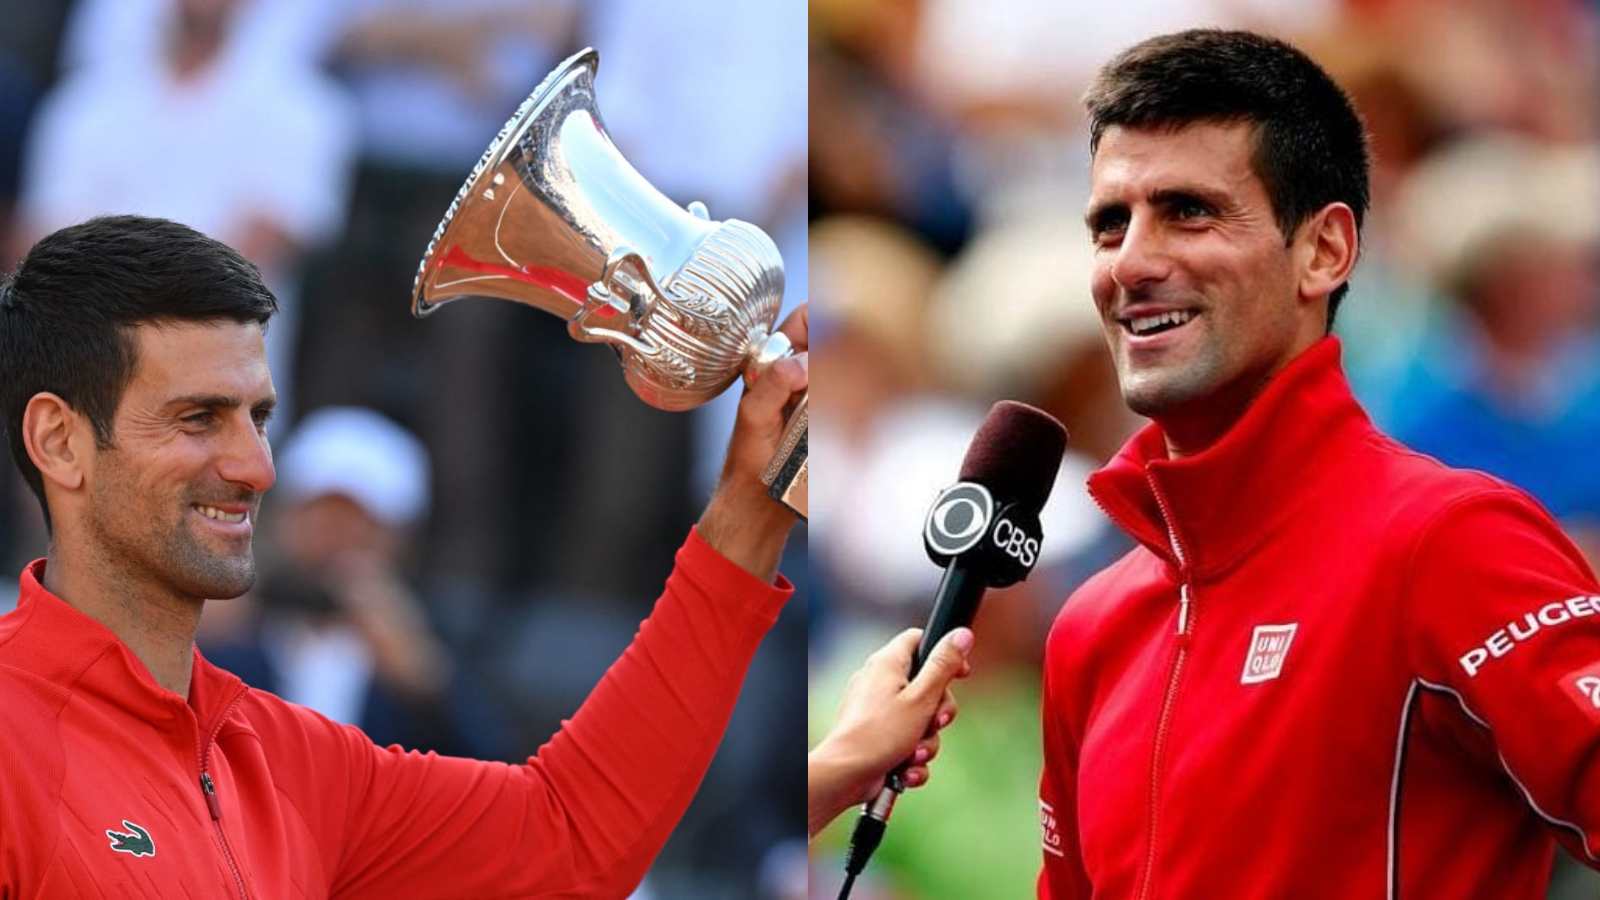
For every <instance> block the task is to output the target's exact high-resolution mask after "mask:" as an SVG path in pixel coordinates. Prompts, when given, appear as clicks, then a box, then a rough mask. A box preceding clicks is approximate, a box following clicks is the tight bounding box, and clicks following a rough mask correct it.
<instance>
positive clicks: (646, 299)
mask: <svg viewBox="0 0 1600 900" xmlns="http://www.w3.org/2000/svg"><path fill="white" fill-rule="evenodd" d="M623 266H631V267H632V268H633V269H634V272H632V273H626V272H624V271H623ZM630 279H637V280H630ZM639 282H643V289H641V288H640V284H639ZM618 288H620V289H621V290H618ZM663 293H664V292H663V291H662V290H661V286H660V285H658V284H656V279H655V276H654V275H652V274H650V266H649V265H648V264H647V263H646V262H645V259H644V257H643V256H640V255H639V254H638V253H636V252H635V251H633V250H631V249H629V248H627V247H618V248H617V249H615V250H613V251H611V255H610V256H608V257H606V264H605V266H604V268H602V269H601V270H600V278H599V280H597V281H595V282H594V283H593V284H591V285H589V291H588V296H587V297H586V298H585V300H584V303H583V307H582V308H581V309H579V310H578V312H577V314H576V315H574V316H573V317H572V318H571V319H570V320H568V322H567V333H568V334H570V335H572V337H573V339H574V340H579V341H583V342H584V343H588V344H596V343H600V344H621V345H623V346H625V347H627V348H628V349H630V350H632V351H633V352H634V353H637V354H639V355H640V356H642V357H644V358H645V359H655V358H656V357H657V356H659V355H660V352H661V349H660V347H659V346H657V345H656V344H655V343H654V342H647V341H642V340H640V339H638V338H637V337H635V336H634V335H632V334H628V333H627V332H623V331H618V330H616V329H614V328H596V327H594V326H592V325H590V324H589V317H590V316H592V315H594V314H595V313H597V312H599V311H600V310H602V309H610V310H614V311H616V312H626V313H627V314H628V320H629V322H630V323H631V324H632V326H633V329H634V330H635V331H641V330H643V329H644V327H645V325H646V324H647V323H649V321H650V317H651V316H652V315H654V314H655V311H656V305H657V304H658V303H660V301H661V299H662V295H663ZM619 294H626V295H627V296H628V298H629V299H628V301H627V303H626V306H622V305H621V304H622V300H621V297H619Z"/></svg>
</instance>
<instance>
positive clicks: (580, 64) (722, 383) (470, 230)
mask: <svg viewBox="0 0 1600 900" xmlns="http://www.w3.org/2000/svg"><path fill="white" fill-rule="evenodd" d="M598 65H599V54H597V53H596V52H595V51H594V50H592V49H588V50H583V51H581V52H579V53H577V54H575V55H573V56H572V57H570V58H569V59H567V60H566V61H565V62H563V63H562V64H561V65H560V66H558V67H557V68H556V69H555V71H553V72H551V73H550V74H549V75H548V76H546V78H545V80H544V81H543V82H542V83H541V84H540V85H539V86H538V87H537V88H535V89H534V91H533V93H532V94H531V95H530V96H529V97H528V99H527V100H525V101H523V103H522V105H521V106H520V107H519V108H518V109H517V111H516V113H515V114H514V115H513V116H512V117H511V120H510V121H508V122H507V123H506V125H505V127H504V128H502V129H501V130H500V134H499V135H498V136H496V137H495V139H494V141H493V143H491V144H490V145H489V149H488V150H487V151H485V153H484V155H483V158H482V159H480V160H479V161H478V164H477V166H475V167H474V168H473V170H472V173H471V174H470V175H469V176H468V177H467V180H466V183H465V184H463V185H462V187H461V190H460V192H459V193H458V194H457V195H456V199H455V200H454V202H452V203H451V204H450V208H449V209H448V210H447V211H446V213H445V216H444V219H443V221H441V222H440V223H439V228H438V230H437V231H435V233H434V236H433V240H432V241H430V242H429V244H428V248H427V251H426V252H425V253H424V255H423V258H422V262H421V265H420V266H419V268H418V270H417V279H416V285H415V288H414V291H413V295H412V312H413V313H414V314H416V315H417V316H419V317H420V316H425V315H427V314H429V313H430V312H432V311H433V310H434V309H437V308H438V307H439V305H441V304H443V303H446V302H448V301H450V300H454V299H456V298H458V297H492V298H498V299H502V300H510V301H512V302H515V303H523V304H526V305H528V306H532V307H535V308H537V309H541V310H544V311H545V312H548V313H551V314H553V315H557V316H560V317H562V318H563V319H566V320H567V322H568V326H567V328H568V332H569V333H570V334H571V335H572V337H573V338H574V339H575V340H579V341H584V342H588V343H605V344H609V345H610V346H611V348H612V349H613V350H614V351H616V353H617V355H618V358H619V359H620V361H621V363H622V369H623V377H624V378H625V379H626V380H627V383H628V385H629V386H630V387H632V388H633V391H634V393H636V394H637V395H638V396H639V398H640V399H642V400H644V401H645V402H646V403H649V404H650V405H651V406H654V407H657V408H659V409H664V410H686V409H692V408H693V407H696V406H699V405H700V404H702V403H705V402H706V401H708V400H710V399H711V398H713V397H715V396H717V395H718V394H720V393H722V391H723V390H725V389H726V388H727V387H728V386H729V385H730V384H732V383H733V381H734V380H735V379H736V378H738V377H739V376H740V375H741V374H743V375H744V376H745V377H746V379H747V380H753V379H756V378H759V377H760V376H761V374H762V373H764V372H765V371H767V370H768V369H769V368H770V367H771V366H773V365H774V363H776V362H777V361H778V360H780V359H782V358H783V357H785V356H787V355H789V354H790V353H791V352H792V351H793V350H794V349H795V347H794V346H793V343H792V342H791V341H790V340H789V338H788V337H787V336H786V335H785V334H784V332H783V331H777V330H774V327H773V326H774V322H775V320H776V318H777V314H778V309H779V306H780V305H781V303H782V300H783V261H782V259H781V258H780V257H779V255H778V249H777V247H776V246H775V245H774V244H773V242H772V240H771V238H769V237H767V235H766V234H765V233H764V232H762V231H761V230H760V229H759V228H756V227H755V226H754V225H751V224H749V223H747V222H741V221H738V220H736V219H729V220H726V221H722V222H716V221H712V220H711V219H710V217H709V214H708V212H707V210H706V208H705V206H704V205H703V204H701V203H698V202H696V203H691V204H689V207H688V209H687V210H685V209H684V208H682V207H679V206H678V205H677V204H675V203H673V202H672V201H671V200H669V199H667V197H665V196H664V195H663V194H662V193H661V192H660V191H658V190H656V188H655V187H654V186H653V185H651V184H650V183H649V182H648V181H646V180H645V179H644V177H643V176H641V175H640V174H639V173H638V172H637V171H635V170H634V168H633V167H632V166H631V165H629V164H628V161H627V160H626V159H624V158H623V157H622V155H621V153H620V152H619V151H618V150H617V148H616V146H615V144H613V143H612V140H611V137H610V135H609V134H607V132H606V129H605V125H604V124H603V123H602V121H601V118H600V112H599V109H598V107H597V106H596V103H595V95H594V76H595V71H596V69H597V67H598ZM802 327H803V326H802ZM807 421H808V415H807V410H806V400H805V397H804V396H803V395H802V397H801V398H800V400H799V402H798V403H797V404H796V405H795V409H794V411H793V413H792V414H791V415H790V418H789V420H788V424H787V425H786V426H785V428H784V433H783V436H782V437H781V439H780V440H779V443H778V452H777V454H776V456H774V457H773V459H772V461H771V463H770V464H769V465H768V466H767V468H766V472H765V473H763V475H762V481H763V482H764V483H765V484H767V485H768V489H769V493H770V494H771V496H772V497H774V498H776V499H778V500H780V501H781V502H782V503H783V504H784V505H786V506H787V507H788V508H789V509H791V510H792V511H793V512H794V513H796V514H798V515H799V516H801V517H802V518H804V517H805V515H806V511H807V504H806V494H807V491H806V486H807V458H808V457H807V442H806V431H807Z"/></svg>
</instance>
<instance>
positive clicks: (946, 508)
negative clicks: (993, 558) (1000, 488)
mask: <svg viewBox="0 0 1600 900" xmlns="http://www.w3.org/2000/svg"><path fill="white" fill-rule="evenodd" d="M992 518H994V497H993V496H991V495H990V494H989V489H988V488H986V487H984V486H983V485H981V484H975V483H973V482H962V483H960V484H955V485H951V486H950V487H948V488H945V489H944V491H943V492H941V493H940V494H939V497H938V499H937V500H935V501H934V504H933V509H931V510H929V511H928V521H927V523H926V524H924V525H923V529H922V536H923V539H924V540H926V541H927V542H928V547H929V548H930V549H931V550H933V551H934V552H935V553H938V554H940V555H943V556H959V555H960V554H962V553H965V552H967V551H968V550H970V549H972V547H973V546H974V545H976V544H977V543H978V541H980V540H982V539H983V535H984V532H986V531H987V530H988V528H989V521H990V520H991V519H992Z"/></svg>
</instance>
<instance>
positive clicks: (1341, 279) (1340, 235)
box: [1300, 203, 1361, 300]
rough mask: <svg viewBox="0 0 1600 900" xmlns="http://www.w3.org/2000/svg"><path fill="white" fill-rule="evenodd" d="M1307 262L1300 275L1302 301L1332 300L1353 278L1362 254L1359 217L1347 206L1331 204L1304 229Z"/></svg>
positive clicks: (1316, 214)
mask: <svg viewBox="0 0 1600 900" xmlns="http://www.w3.org/2000/svg"><path fill="white" fill-rule="evenodd" d="M1300 241H1301V242H1302V244H1303V246H1304V247H1305V253H1306V263H1305V268H1304V270H1303V271H1302V272H1301V273H1300V298H1301V299H1302V300H1310V299H1313V298H1323V297H1328V296H1329V295H1331V294H1332V293H1333V292H1334V289H1335V288H1337V287H1339V285H1341V284H1344V283H1345V282H1346V281H1347V280H1349V278H1350V270H1351V269H1353V268H1355V265H1356V257H1357V256H1359V255H1360V252H1361V247H1360V238H1359V237H1358V236H1357V234H1356V215H1355V213H1353V212H1351V211H1350V207H1349V206H1348V205H1346V204H1343V203H1330V204H1328V205H1327V206H1324V207H1323V208H1322V209H1320V210H1318V211H1317V212H1315V213H1313V214H1312V215H1311V217H1310V218H1309V219H1307V220H1306V221H1305V222H1304V223H1302V224H1301V226H1300Z"/></svg>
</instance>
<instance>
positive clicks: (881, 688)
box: [806, 628, 972, 836]
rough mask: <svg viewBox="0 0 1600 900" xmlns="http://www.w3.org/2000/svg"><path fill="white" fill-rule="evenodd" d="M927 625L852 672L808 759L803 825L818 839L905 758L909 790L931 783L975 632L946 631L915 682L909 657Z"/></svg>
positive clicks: (909, 631) (967, 668)
mask: <svg viewBox="0 0 1600 900" xmlns="http://www.w3.org/2000/svg"><path fill="white" fill-rule="evenodd" d="M921 637H922V629H920V628H909V629H907V630H905V631H903V632H901V633H900V634H899V635H897V636H896V637H895V638H894V640H892V641H890V642H889V643H887V644H885V645H884V646H883V647H882V648H881V649H879V650H878V651H877V652H876V653H874V654H872V655H871V656H869V657H868V658H867V661H866V664H865V665H863V666H862V667H861V670H860V671H858V672H856V673H855V674H854V675H852V676H850V683H849V684H848V685H847V686H846V687H845V693H844V699H843V701H841V703H840V706H839V718H838V721H837V722H836V723H835V724H834V726H833V730H832V731H830V732H828V735H827V737H825V738H823V739H822V742H821V743H820V744H818V745H817V746H816V749H814V750H812V751H811V753H810V754H809V755H808V756H807V757H806V828H807V831H806V833H807V835H808V836H814V835H815V834H816V833H817V832H818V831H821V830H822V828H823V827H824V826H826V825H827V824H828V823H829V822H831V821H833V818H834V817H835V816H837V815H838V814H839V813H841V812H843V811H845V810H846V809H848V808H849V807H851V806H854V805H856V804H858V803H865V802H867V801H868V800H870V799H872V797H873V796H874V795H875V794H877V793H878V791H880V790H882V789H883V785H884V779H885V778H886V777H888V775H889V771H890V770H891V769H893V768H895V767H896V766H898V765H900V764H901V763H903V762H906V761H907V760H910V768H908V769H906V771H905V775H904V780H905V783H906V786H907V787H919V786H921V785H924V784H927V783H928V776H929V772H928V763H930V762H931V761H932V760H933V758H934V757H935V756H937V755H938V753H939V730H940V729H942V728H944V727H945V726H946V725H949V724H950V722H951V721H952V720H953V719H954V718H955V716H956V701H955V698H954V697H952V696H951V695H950V683H951V682H952V681H954V680H955V679H957V678H964V677H966V676H967V674H968V673H969V672H971V671H972V668H971V664H970V663H969V662H968V656H969V654H970V653H971V651H972V631H971V629H967V628H958V629H956V630H955V631H952V632H950V633H949V634H947V635H945V637H944V639H943V640H941V641H940V642H939V644H938V646H936V647H934V649H933V655H932V656H930V657H929V658H928V662H927V664H925V665H924V666H923V667H922V671H920V672H918V673H917V677H916V678H915V679H910V680H908V679H909V675H908V673H909V672H910V671H911V659H912V654H913V653H914V652H915V651H916V648H917V642H918V640H920V639H921Z"/></svg>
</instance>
